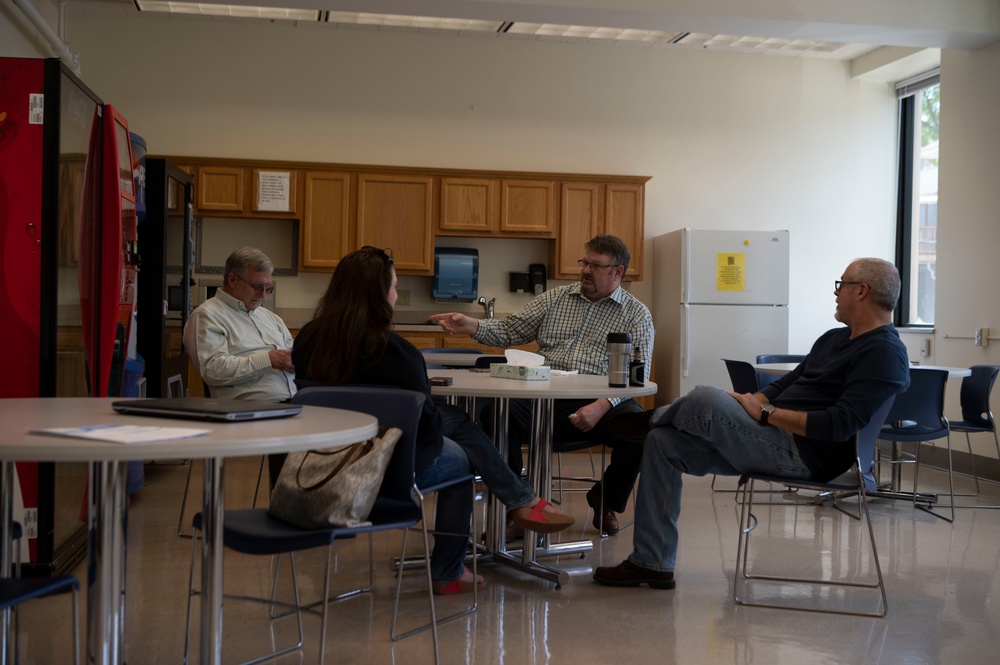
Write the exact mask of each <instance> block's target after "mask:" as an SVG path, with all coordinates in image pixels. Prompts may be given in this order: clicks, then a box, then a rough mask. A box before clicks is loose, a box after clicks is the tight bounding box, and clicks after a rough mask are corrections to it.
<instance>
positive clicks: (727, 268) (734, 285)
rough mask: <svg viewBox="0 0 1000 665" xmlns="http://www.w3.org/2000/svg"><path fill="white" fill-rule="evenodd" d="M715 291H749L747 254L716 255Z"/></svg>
mask: <svg viewBox="0 0 1000 665" xmlns="http://www.w3.org/2000/svg"><path fill="white" fill-rule="evenodd" d="M715 261H716V268H715V289H716V291H746V290H747V270H746V268H747V255H746V254H724V253H720V254H716V255H715Z"/></svg>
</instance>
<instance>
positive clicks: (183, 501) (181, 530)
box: [177, 460, 194, 538]
mask: <svg viewBox="0 0 1000 665" xmlns="http://www.w3.org/2000/svg"><path fill="white" fill-rule="evenodd" d="M187 465H188V472H187V480H185V481H184V494H183V495H182V498H181V512H180V514H179V515H178V516H177V535H178V536H180V537H181V538H190V537H191V536H192V534H190V533H184V509H185V508H187V500H188V490H189V489H190V488H191V468H192V466H193V465H194V460H188V461H187Z"/></svg>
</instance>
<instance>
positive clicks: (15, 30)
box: [0, 0, 54, 58]
mask: <svg viewBox="0 0 1000 665" xmlns="http://www.w3.org/2000/svg"><path fill="white" fill-rule="evenodd" d="M39 11H43V12H46V14H48V13H49V12H50V11H54V8H52V7H51V5H49V4H48V3H47V2H46V0H42V1H41V2H40V3H39ZM51 56H52V52H51V50H49V47H48V43H47V42H46V41H45V40H44V39H42V38H41V37H39V36H38V33H37V32H36V31H35V29H34V28H32V27H31V24H30V23H29V22H28V20H27V19H26V18H24V14H22V13H21V11H20V10H19V9H18V8H17V7H15V6H14V4H13V3H11V2H3V3H0V57H10V58H48V57H51Z"/></svg>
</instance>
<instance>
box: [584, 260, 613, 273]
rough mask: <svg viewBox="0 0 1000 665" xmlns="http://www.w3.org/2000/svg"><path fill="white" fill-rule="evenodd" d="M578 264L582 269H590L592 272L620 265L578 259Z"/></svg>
mask: <svg viewBox="0 0 1000 665" xmlns="http://www.w3.org/2000/svg"><path fill="white" fill-rule="evenodd" d="M577 263H579V264H580V268H581V269H587V268H590V269H591V270H603V269H604V268H613V267H615V266H616V265H618V264H616V263H591V262H590V261H587V260H585V259H578V260H577Z"/></svg>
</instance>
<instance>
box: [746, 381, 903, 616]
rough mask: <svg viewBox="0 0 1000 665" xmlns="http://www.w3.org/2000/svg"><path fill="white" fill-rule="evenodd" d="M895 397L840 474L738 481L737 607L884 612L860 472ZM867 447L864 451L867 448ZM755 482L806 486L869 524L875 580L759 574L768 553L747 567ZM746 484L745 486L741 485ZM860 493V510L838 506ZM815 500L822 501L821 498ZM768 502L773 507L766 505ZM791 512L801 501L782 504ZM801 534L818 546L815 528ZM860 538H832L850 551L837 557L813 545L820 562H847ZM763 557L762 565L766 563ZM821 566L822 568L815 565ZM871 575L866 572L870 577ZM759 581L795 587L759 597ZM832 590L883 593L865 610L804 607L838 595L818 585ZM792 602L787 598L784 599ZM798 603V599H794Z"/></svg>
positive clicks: (863, 432)
mask: <svg viewBox="0 0 1000 665" xmlns="http://www.w3.org/2000/svg"><path fill="white" fill-rule="evenodd" d="M892 404H893V399H892V398H890V399H889V400H888V401H887V402H886V403H885V404H883V405H882V406H881V407H880V408H879V410H878V411H876V412H875V415H873V416H872V419H871V421H870V422H869V423H868V425H867V426H866V427H865V428H864V429H862V430H861V431H860V432H858V433H857V434H856V435H855V437H854V444H855V453H856V458H855V464H854V466H853V467H852V468H851V469H850V470H849V471H847V472H845V473H843V474H841V475H840V476H838V477H836V478H834V479H832V480H829V481H827V482H817V481H803V480H791V479H788V478H782V477H781V476H772V475H767V474H748V475H746V476H743V477H742V478H740V484H741V485H742V486H743V487H744V491H743V492H742V500H741V502H740V503H741V508H740V534H739V541H738V544H737V550H736V572H735V574H734V579H733V600H734V601H736V603H737V604H738V605H752V606H755V607H773V608H778V609H792V610H806V611H810V612H828V613H833V614H851V615H857V616H874V617H881V616H885V614H886V612H887V611H888V609H889V601H888V599H887V597H886V593H885V581H884V580H883V578H882V566H881V565H880V563H879V558H878V547H877V546H876V544H875V530H874V528H873V527H872V518H871V514H870V513H869V512H868V499H867V496H866V494H867V492H866V491H865V480H864V476H863V474H862V470H863V468H864V467H865V465H866V464H870V463H871V450H873V449H874V447H875V443H876V440H877V439H878V438H879V433H880V431H881V428H882V424H883V423H884V422H885V420H886V417H887V415H888V413H889V411H890V409H891V407H892ZM866 451H867V452H866ZM755 481H766V482H770V483H781V484H784V485H787V486H788V487H791V488H794V489H797V490H798V489H806V490H815V491H818V492H820V493H821V494H820V497H824V498H832V499H833V501H834V504H833V505H834V507H835V508H837V509H838V510H840V511H841V512H843V513H845V514H847V515H850V516H851V517H853V518H856V519H858V520H861V518H864V521H863V522H861V523H860V524H859V528H861V527H862V526H865V527H867V531H868V540H869V543H870V550H871V552H870V554H871V558H872V560H873V562H874V569H875V579H874V580H873V581H871V582H864V581H860V579H861V578H860V577H859V575H845V576H844V577H840V578H836V579H834V578H832V577H830V576H825V577H803V576H801V573H800V574H799V576H795V577H789V576H783V575H777V574H771V573H760V572H755V571H756V570H760V569H763V568H764V567H766V566H767V565H769V564H773V563H774V561H775V557H773V556H768V557H763V558H761V560H759V561H754V562H753V564H752V565H751V564H750V563H749V561H750V559H751V551H750V534H751V532H753V531H754V529H755V528H756V527H757V525H758V519H757V517H756V515H754V513H753V492H754V484H755ZM744 483H745V485H744ZM855 495H856V496H857V497H858V514H857V515H854V514H852V513H850V512H848V511H846V510H844V509H843V508H841V506H840V505H838V502H839V501H840V500H841V499H843V498H846V497H849V496H855ZM819 503H822V501H820V502H819ZM768 505H775V504H773V503H770V504H768ZM786 505H788V507H789V508H791V509H792V510H796V511H797V510H799V509H800V508H801V507H803V506H804V505H808V504H802V503H796V504H786ZM762 531H763V536H767V535H768V530H766V529H764V530H762ZM798 533H800V531H799V530H797V529H791V530H789V529H786V528H780V529H778V534H779V535H785V534H792V535H795V534H798ZM801 533H805V534H808V537H809V538H810V539H813V541H814V542H815V543H816V544H821V543H820V541H819V539H816V536H815V532H814V530H813V529H804V530H802V531H801ZM861 539H862V537H861V535H860V534H859V537H858V538H857V540H855V539H853V538H852V539H844V540H843V541H840V540H835V541H834V542H836V543H839V544H841V545H842V546H843V547H844V548H845V549H850V550H851V551H850V552H846V553H844V554H843V556H841V553H839V552H834V553H832V554H831V552H830V551H829V548H828V547H821V548H817V549H818V550H819V551H817V559H822V560H824V561H826V560H828V559H830V558H834V559H836V560H838V561H840V560H843V561H845V562H850V561H853V560H855V552H854V550H855V548H856V547H857V543H858V542H860V541H861ZM785 549H787V548H785V547H784V546H783V547H775V548H772V549H771V550H769V552H778V553H780V552H781V551H783V550H785ZM765 561H766V563H764V562H765ZM800 563H801V562H800V561H798V560H796V561H795V564H800ZM819 567H822V566H819ZM798 570H799V566H798V565H796V572H798ZM868 577H869V578H870V575H869V576H868ZM758 582H762V583H763V584H764V585H768V586H770V585H771V584H773V585H774V588H776V589H778V590H780V591H783V592H787V591H788V590H789V589H792V588H794V589H795V590H796V593H794V594H793V595H791V596H789V597H787V598H785V597H782V596H776V597H774V596H768V597H764V596H759V595H758V594H757V593H756V590H757V589H756V585H757V583H758ZM748 585H751V586H754V590H753V592H751V593H746V594H745V593H744V592H745V591H747V587H748ZM824 587H825V588H827V589H830V588H836V587H848V588H857V589H862V590H864V589H868V590H872V589H877V590H878V592H879V594H878V595H879V596H880V597H881V603H880V604H879V605H878V606H877V607H876V609H874V610H870V611H865V610H857V609H853V608H852V607H851V606H850V605H844V606H829V605H820V606H817V605H806V604H805V603H804V601H806V600H808V599H810V598H813V599H821V600H824V601H829V600H831V599H833V598H836V597H837V594H834V593H826V592H821V591H820V589H822V588H824ZM786 600H787V601H790V602H785V601H786ZM796 601H798V602H796Z"/></svg>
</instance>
